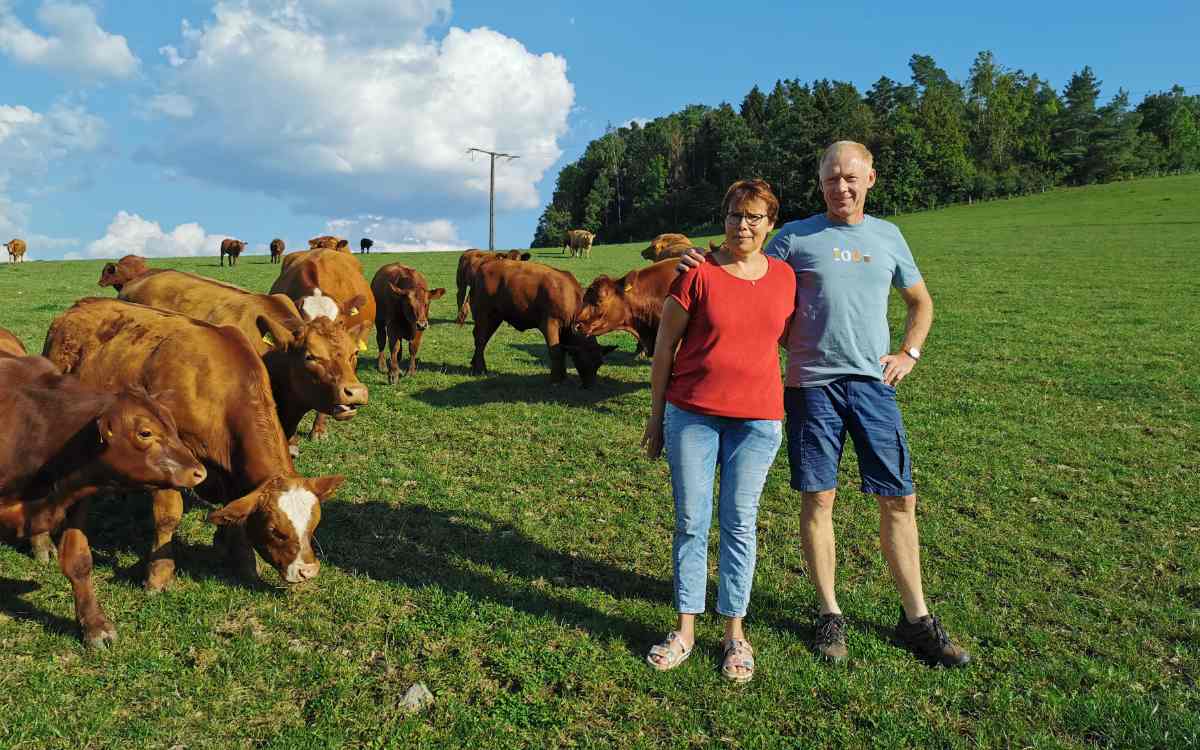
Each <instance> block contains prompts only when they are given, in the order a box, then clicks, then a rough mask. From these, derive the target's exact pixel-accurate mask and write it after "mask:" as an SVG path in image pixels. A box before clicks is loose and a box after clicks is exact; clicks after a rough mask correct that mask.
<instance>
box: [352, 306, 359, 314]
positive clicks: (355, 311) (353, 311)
mask: <svg viewBox="0 0 1200 750" xmlns="http://www.w3.org/2000/svg"><path fill="white" fill-rule="evenodd" d="M350 314H351V315H358V308H357V307H352V308H350Z"/></svg>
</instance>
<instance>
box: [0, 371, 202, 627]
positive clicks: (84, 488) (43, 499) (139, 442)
mask: <svg viewBox="0 0 1200 750" xmlns="http://www.w3.org/2000/svg"><path fill="white" fill-rule="evenodd" d="M0 389H2V390H3V391H4V395H5V408H4V409H2V410H0V532H5V533H4V535H5V536H7V537H10V538H18V539H20V538H29V537H34V536H41V537H43V538H45V537H47V536H48V534H49V532H51V531H53V530H54V529H56V528H58V527H59V526H60V525H61V524H62V523H63V521H64V519H66V521H67V524H66V529H65V530H64V531H63V534H62V538H61V541H60V542H59V552H58V559H59V566H60V567H61V568H62V572H63V574H64V575H66V576H67V578H68V579H69V580H70V581H71V589H72V590H73V592H74V595H75V617H76V619H77V620H78V622H79V625H80V627H81V628H82V630H83V640H84V642H85V643H86V644H88V645H89V646H103V645H105V644H106V643H107V642H108V641H111V640H113V639H114V638H116V630H115V629H114V628H113V626H112V623H111V622H109V620H108V618H107V617H105V615H104V610H103V609H102V608H101V607H100V603H99V602H98V601H97V600H96V592H95V589H94V588H93V587H92V552H91V549H90V548H89V546H88V541H87V535H86V532H85V530H84V521H85V519H86V518H87V506H88V501H89V499H90V498H91V497H92V496H93V495H95V494H96V493H98V492H100V491H102V490H111V489H118V490H120V489H125V490H142V489H161V488H174V487H195V486H196V485H198V484H200V483H201V482H203V481H204V479H205V476H206V471H205V469H204V467H203V466H202V465H201V464H200V462H199V461H197V460H196V456H195V455H193V453H192V452H191V451H190V450H189V449H188V448H187V446H185V445H184V443H183V442H182V440H181V439H180V436H179V432H178V429H177V427H176V424H175V420H174V419H173V418H172V417H171V414H170V413H169V412H168V411H167V410H166V409H164V408H163V406H162V404H161V403H160V402H159V401H158V400H156V399H155V398H153V397H151V396H150V395H149V394H147V393H146V392H145V391H143V390H141V389H138V388H132V389H125V390H122V391H120V392H118V393H112V392H108V391H99V390H95V389H92V388H88V387H86V386H84V385H82V384H81V383H80V382H79V378H77V377H75V376H74V375H63V374H62V373H60V372H59V371H58V369H57V368H56V367H55V366H54V364H53V363H52V362H51V361H50V360H48V359H46V358H45V357H3V358H0Z"/></svg>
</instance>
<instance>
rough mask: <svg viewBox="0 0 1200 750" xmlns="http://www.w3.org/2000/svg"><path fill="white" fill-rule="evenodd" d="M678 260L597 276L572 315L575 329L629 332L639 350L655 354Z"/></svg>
mask: <svg viewBox="0 0 1200 750" xmlns="http://www.w3.org/2000/svg"><path fill="white" fill-rule="evenodd" d="M676 264H677V261H674V260H664V261H659V262H658V263H655V264H654V265H652V266H649V267H648V268H639V269H634V270H632V271H630V272H629V273H627V274H625V275H624V276H622V277H621V278H619V279H616V280H614V279H611V278H609V277H608V276H607V275H601V276H597V277H596V279H595V280H594V281H592V284H591V286H589V287H588V288H587V291H586V292H584V293H583V305H582V307H580V308H579V314H578V315H576V316H575V332H576V333H578V334H581V335H583V336H600V335H602V334H605V333H609V332H611V331H628V332H629V333H632V334H633V336H634V338H636V339H637V341H638V350H639V351H642V350H644V351H645V352H646V353H647V354H649V355H650V356H652V357H653V356H654V338H655V337H656V336H657V335H658V322H659V321H660V320H662V310H663V302H664V300H665V299H666V297H667V290H668V289H670V287H671V281H672V280H673V279H674V278H675V276H676V274H675V266H676Z"/></svg>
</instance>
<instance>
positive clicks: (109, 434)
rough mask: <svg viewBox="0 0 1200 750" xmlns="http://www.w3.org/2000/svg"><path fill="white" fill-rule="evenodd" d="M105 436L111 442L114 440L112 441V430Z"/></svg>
mask: <svg viewBox="0 0 1200 750" xmlns="http://www.w3.org/2000/svg"><path fill="white" fill-rule="evenodd" d="M104 434H105V435H106V436H107V437H108V439H109V440H112V439H113V434H112V430H108V431H107V432H105V433H104Z"/></svg>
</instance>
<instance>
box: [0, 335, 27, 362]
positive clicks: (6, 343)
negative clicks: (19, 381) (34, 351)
mask: <svg viewBox="0 0 1200 750" xmlns="http://www.w3.org/2000/svg"><path fill="white" fill-rule="evenodd" d="M26 354H28V352H26V351H25V345H24V344H22V343H21V339H19V338H17V337H16V336H15V335H14V334H13V332H12V331H9V330H5V329H4V328H0V356H9V357H24V356H25V355H26Z"/></svg>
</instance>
